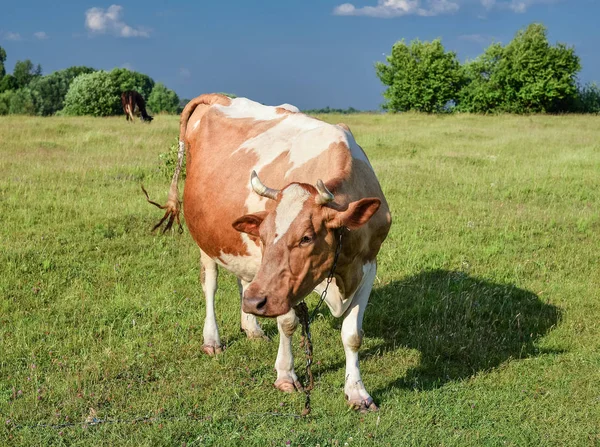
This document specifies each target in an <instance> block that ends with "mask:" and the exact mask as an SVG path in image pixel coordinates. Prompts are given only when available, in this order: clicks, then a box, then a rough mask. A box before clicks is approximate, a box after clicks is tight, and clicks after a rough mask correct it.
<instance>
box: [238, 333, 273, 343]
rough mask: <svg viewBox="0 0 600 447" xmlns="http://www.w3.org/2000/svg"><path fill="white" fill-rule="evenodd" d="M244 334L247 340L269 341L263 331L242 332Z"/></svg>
mask: <svg viewBox="0 0 600 447" xmlns="http://www.w3.org/2000/svg"><path fill="white" fill-rule="evenodd" d="M244 332H245V333H246V337H248V340H262V341H271V339H270V338H269V337H267V336H266V335H265V333H264V332H263V331H253V332H251V331H244Z"/></svg>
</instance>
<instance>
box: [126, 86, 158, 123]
mask: <svg viewBox="0 0 600 447" xmlns="http://www.w3.org/2000/svg"><path fill="white" fill-rule="evenodd" d="M121 104H122V105H123V112H125V117H126V118H127V121H130V120H131V121H132V122H133V116H134V115H137V114H139V115H140V119H141V120H142V121H147V122H150V121H152V120H153V119H154V118H152V117H151V116H150V115H148V112H146V101H144V98H143V97H142V95H140V94H139V93H138V92H136V91H135V90H128V91H126V92H123V93H121Z"/></svg>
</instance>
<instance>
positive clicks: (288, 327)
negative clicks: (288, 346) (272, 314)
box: [279, 314, 299, 337]
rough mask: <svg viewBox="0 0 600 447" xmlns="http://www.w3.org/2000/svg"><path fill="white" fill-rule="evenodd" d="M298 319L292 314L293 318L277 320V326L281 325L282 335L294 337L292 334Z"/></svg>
mask: <svg viewBox="0 0 600 447" xmlns="http://www.w3.org/2000/svg"><path fill="white" fill-rule="evenodd" d="M298 322H299V320H298V317H297V316H296V314H294V318H289V317H286V318H282V319H280V320H279V324H280V325H281V330H282V331H283V333H284V334H285V335H286V336H288V337H291V336H292V335H294V332H295V331H296V328H297V327H298Z"/></svg>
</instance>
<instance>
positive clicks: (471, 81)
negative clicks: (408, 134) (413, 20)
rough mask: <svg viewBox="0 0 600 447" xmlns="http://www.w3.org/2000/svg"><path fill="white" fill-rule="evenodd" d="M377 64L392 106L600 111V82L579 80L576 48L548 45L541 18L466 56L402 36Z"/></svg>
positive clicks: (389, 108)
mask: <svg viewBox="0 0 600 447" xmlns="http://www.w3.org/2000/svg"><path fill="white" fill-rule="evenodd" d="M375 70H376V73H377V76H378V77H379V79H380V80H381V82H382V83H383V84H384V85H385V86H387V89H386V90H385V92H384V94H383V96H384V98H385V100H386V101H385V103H384V104H383V108H384V110H387V111H389V112H404V111H410V110H412V111H419V112H426V113H442V112H453V111H457V112H471V113H517V114H524V113H600V88H599V87H598V86H597V85H596V84H594V83H590V84H586V85H581V84H578V82H577V74H578V73H579V71H580V70H581V61H580V59H579V57H578V56H577V54H576V53H575V49H574V48H572V47H568V46H566V45H564V44H562V43H558V44H556V45H551V44H550V43H549V42H548V37H547V29H546V28H545V27H544V26H543V25H542V24H538V23H533V24H531V25H529V26H528V27H527V28H525V29H522V30H520V31H518V32H517V34H516V35H515V37H514V39H513V40H512V41H511V42H509V43H508V44H507V45H505V46H503V45H501V44H500V43H493V44H491V45H490V46H489V47H488V48H487V49H486V50H485V51H484V52H483V54H481V55H480V56H479V57H477V58H476V59H474V60H471V61H467V62H465V63H464V64H461V63H460V62H459V61H458V58H457V56H456V53H454V52H452V51H446V50H445V49H444V46H443V45H442V42H441V40H439V39H436V40H434V41H432V42H422V41H420V40H413V41H412V42H410V44H407V43H406V42H405V41H404V40H402V41H400V42H396V44H394V46H393V47H392V52H391V54H390V55H389V56H387V58H386V62H385V63H384V62H378V63H376V64H375Z"/></svg>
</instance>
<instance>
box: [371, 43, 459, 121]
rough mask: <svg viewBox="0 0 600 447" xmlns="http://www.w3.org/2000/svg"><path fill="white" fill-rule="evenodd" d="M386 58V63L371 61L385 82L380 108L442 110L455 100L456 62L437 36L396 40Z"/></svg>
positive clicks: (399, 110) (456, 88)
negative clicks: (430, 38)
mask: <svg viewBox="0 0 600 447" xmlns="http://www.w3.org/2000/svg"><path fill="white" fill-rule="evenodd" d="M386 60H387V64H385V63H383V62H378V63H376V64H375V70H376V73H377V76H378V77H379V79H380V80H381V82H382V83H383V84H384V85H386V86H388V88H387V89H386V90H385V92H384V93H383V96H384V97H385V99H386V100H387V101H386V102H385V103H384V104H383V109H384V110H388V111H390V112H403V111H408V110H416V111H419V112H427V113H432V112H442V111H444V110H446V108H447V105H448V103H449V102H452V101H455V100H456V98H457V96H458V92H459V90H460V88H461V86H462V77H461V74H462V72H461V69H460V63H459V62H458V59H457V57H456V53H454V52H452V51H448V52H446V51H445V50H444V46H443V45H442V42H441V41H440V40H439V39H436V40H434V41H433V42H421V41H420V40H418V39H417V40H413V41H412V42H411V43H410V44H408V45H407V44H406V43H405V41H404V40H402V41H400V42H396V43H395V44H394V46H393V47H392V54H390V55H389V56H387V57H386Z"/></svg>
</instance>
